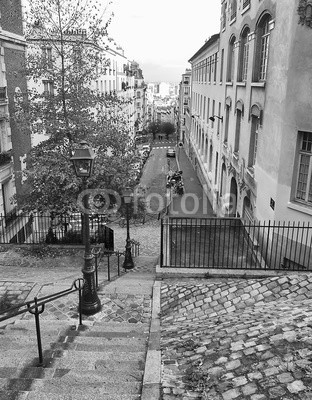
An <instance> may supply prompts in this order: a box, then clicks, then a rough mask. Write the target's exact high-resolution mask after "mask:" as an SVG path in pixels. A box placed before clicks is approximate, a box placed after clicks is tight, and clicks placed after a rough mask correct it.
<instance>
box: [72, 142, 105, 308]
mask: <svg viewBox="0 0 312 400" xmlns="http://www.w3.org/2000/svg"><path fill="white" fill-rule="evenodd" d="M94 159H95V153H94V151H93V149H92V148H91V147H89V145H88V143H87V142H81V143H80V147H79V148H77V149H76V150H75V152H74V154H73V156H72V157H71V160H72V162H73V165H74V168H75V172H76V175H77V176H78V177H79V178H82V180H83V190H85V189H86V188H87V178H89V177H90V176H91V175H92V172H93V166H94ZM83 203H84V204H83V205H84V214H83V240H84V244H85V253H84V267H83V269H82V273H83V278H84V280H85V284H84V286H83V292H82V301H81V309H82V313H83V314H86V315H92V314H95V313H97V312H98V311H100V309H101V302H100V299H99V298H98V295H97V292H96V285H95V266H94V263H93V257H94V255H93V254H92V252H91V246H90V222H89V198H88V195H87V194H85V195H84V197H83Z"/></svg>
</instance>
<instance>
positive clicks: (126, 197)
mask: <svg viewBox="0 0 312 400" xmlns="http://www.w3.org/2000/svg"><path fill="white" fill-rule="evenodd" d="M122 197H123V201H124V203H125V205H126V213H127V214H126V216H127V241H126V254H125V259H124V263H123V268H124V269H125V270H127V269H132V268H134V263H133V260H132V255H131V243H130V232H129V231H130V230H129V218H130V215H129V206H130V203H131V201H132V191H131V189H130V188H129V187H126V188H125V190H124V192H123V194H122Z"/></svg>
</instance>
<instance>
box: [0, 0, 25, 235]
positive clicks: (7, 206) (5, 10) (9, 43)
mask: <svg viewBox="0 0 312 400" xmlns="http://www.w3.org/2000/svg"><path fill="white" fill-rule="evenodd" d="M0 15H1V17H0V65H1V68H0V132H1V136H0V192H1V193H0V214H2V215H4V216H5V218H4V219H3V220H2V221H1V228H3V227H4V226H5V224H8V223H9V222H10V221H11V220H12V219H14V216H15V215H16V207H17V204H15V203H14V202H13V201H12V197H13V196H14V195H15V194H16V192H19V191H21V190H22V184H23V179H22V178H23V177H22V170H23V169H24V168H25V159H26V154H27V152H28V151H29V150H30V147H31V141H30V135H27V134H25V133H24V132H20V130H19V128H18V126H17V125H16V124H15V122H14V119H13V118H12V116H13V111H14V99H15V94H16V92H17V91H19V92H24V93H25V92H26V86H27V82H26V79H25V77H23V76H22V75H21V74H20V69H21V65H22V64H23V62H24V59H25V48H26V41H25V38H24V32H23V18H22V5H21V0H14V1H9V0H4V1H1V2H0Z"/></svg>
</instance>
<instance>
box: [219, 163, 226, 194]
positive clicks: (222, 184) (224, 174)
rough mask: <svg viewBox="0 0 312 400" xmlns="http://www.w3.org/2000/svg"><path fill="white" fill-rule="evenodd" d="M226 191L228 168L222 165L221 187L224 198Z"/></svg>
mask: <svg viewBox="0 0 312 400" xmlns="http://www.w3.org/2000/svg"><path fill="white" fill-rule="evenodd" d="M225 191H226V166H225V164H224V163H223V164H222V170H221V187H220V195H221V196H223V195H224V194H225Z"/></svg>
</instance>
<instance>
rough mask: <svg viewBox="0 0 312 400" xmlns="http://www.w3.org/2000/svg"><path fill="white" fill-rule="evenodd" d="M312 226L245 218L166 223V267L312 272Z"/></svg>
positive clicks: (163, 243)
mask: <svg viewBox="0 0 312 400" xmlns="http://www.w3.org/2000/svg"><path fill="white" fill-rule="evenodd" d="M311 244H312V226H310V224H309V223H300V222H272V221H269V222H254V223H252V224H251V223H248V224H247V223H245V222H243V221H242V220H241V219H239V218H174V217H168V218H163V219H162V221H161V266H162V267H174V268H177V267H179V268H229V269H238V268H241V269H264V270H265V269H273V270H274V269H275V270H283V269H285V270H292V271H300V270H302V271H307V270H312V250H311V249H312V246H311Z"/></svg>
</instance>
